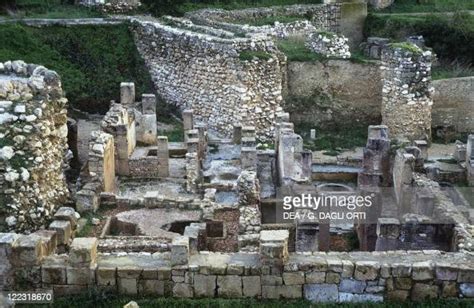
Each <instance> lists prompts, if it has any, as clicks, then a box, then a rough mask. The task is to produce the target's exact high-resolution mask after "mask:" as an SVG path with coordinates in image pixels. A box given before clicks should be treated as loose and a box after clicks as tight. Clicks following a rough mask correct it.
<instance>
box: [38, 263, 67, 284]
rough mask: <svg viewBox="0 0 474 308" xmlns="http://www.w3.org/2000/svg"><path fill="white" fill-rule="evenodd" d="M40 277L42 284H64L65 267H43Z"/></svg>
mask: <svg viewBox="0 0 474 308" xmlns="http://www.w3.org/2000/svg"><path fill="white" fill-rule="evenodd" d="M41 277H42V281H43V283H44V284H66V267H65V266H61V265H43V266H42V267H41Z"/></svg>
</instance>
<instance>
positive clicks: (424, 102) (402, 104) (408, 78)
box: [382, 43, 434, 141]
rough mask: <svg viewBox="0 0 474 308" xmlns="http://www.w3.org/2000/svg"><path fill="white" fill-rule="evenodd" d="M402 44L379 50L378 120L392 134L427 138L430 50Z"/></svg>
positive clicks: (429, 130)
mask: <svg viewBox="0 0 474 308" xmlns="http://www.w3.org/2000/svg"><path fill="white" fill-rule="evenodd" d="M402 44H404V45H403V46H400V47H399V46H398V45H397V46H395V45H394V46H393V47H391V48H387V49H384V50H383V51H382V63H383V67H382V70H383V71H382V79H383V89H382V122H383V124H385V125H387V126H388V128H389V131H390V136H391V137H392V138H395V139H402V140H403V139H408V140H410V141H413V140H416V139H421V140H430V139H431V106H432V105H433V99H432V93H433V91H434V88H433V87H432V84H431V62H432V53H431V51H429V50H426V51H423V50H422V49H420V48H418V47H417V46H416V45H414V44H410V43H402Z"/></svg>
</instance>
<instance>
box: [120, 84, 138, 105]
mask: <svg viewBox="0 0 474 308" xmlns="http://www.w3.org/2000/svg"><path fill="white" fill-rule="evenodd" d="M134 103H135V84H134V83H133V82H122V83H120V104H122V105H124V106H131V105H133V104H134Z"/></svg>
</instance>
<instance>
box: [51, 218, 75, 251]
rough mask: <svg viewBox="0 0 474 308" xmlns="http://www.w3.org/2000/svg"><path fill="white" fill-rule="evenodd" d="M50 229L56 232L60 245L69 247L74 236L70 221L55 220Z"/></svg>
mask: <svg viewBox="0 0 474 308" xmlns="http://www.w3.org/2000/svg"><path fill="white" fill-rule="evenodd" d="M48 229H49V230H54V231H56V234H57V236H58V245H69V242H70V239H71V236H72V227H71V223H70V222H69V221H65V220H55V221H53V222H52V223H51V224H50V225H49V228H48Z"/></svg>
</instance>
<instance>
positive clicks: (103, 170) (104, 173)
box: [89, 131, 115, 192]
mask: <svg viewBox="0 0 474 308" xmlns="http://www.w3.org/2000/svg"><path fill="white" fill-rule="evenodd" d="M89 173H90V175H91V176H92V177H97V178H98V179H99V181H100V182H101V183H102V190H103V191H104V192H115V147H114V137H113V136H112V135H110V134H107V133H104V132H101V131H93V132H92V133H91V140H90V142H89Z"/></svg>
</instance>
